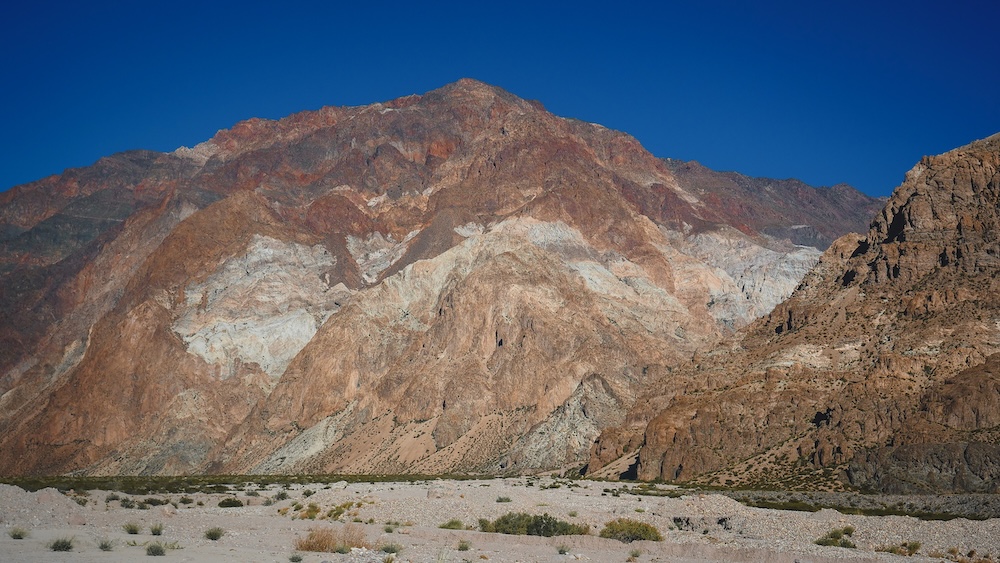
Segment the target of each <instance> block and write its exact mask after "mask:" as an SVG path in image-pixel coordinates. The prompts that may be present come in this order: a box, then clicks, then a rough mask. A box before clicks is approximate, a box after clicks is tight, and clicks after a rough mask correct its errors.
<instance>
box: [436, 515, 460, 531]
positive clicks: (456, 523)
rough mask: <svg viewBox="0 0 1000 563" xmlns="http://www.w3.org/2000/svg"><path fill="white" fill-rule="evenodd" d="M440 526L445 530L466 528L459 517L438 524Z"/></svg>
mask: <svg viewBox="0 0 1000 563" xmlns="http://www.w3.org/2000/svg"><path fill="white" fill-rule="evenodd" d="M438 528H441V529H444V530H463V529H465V526H464V525H462V521H461V520H459V519H458V518H452V519H451V520H448V521H447V522H445V523H444V524H441V525H440V526H438Z"/></svg>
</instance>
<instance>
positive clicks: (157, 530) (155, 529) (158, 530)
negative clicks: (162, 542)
mask: <svg viewBox="0 0 1000 563" xmlns="http://www.w3.org/2000/svg"><path fill="white" fill-rule="evenodd" d="M149 533H150V534H153V535H154V536H161V535H163V524H160V523H159V522H157V523H156V524H153V525H152V526H150V527H149Z"/></svg>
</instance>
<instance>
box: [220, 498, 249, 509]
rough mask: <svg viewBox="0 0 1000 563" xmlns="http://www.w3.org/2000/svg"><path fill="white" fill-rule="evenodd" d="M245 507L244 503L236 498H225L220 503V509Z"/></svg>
mask: <svg viewBox="0 0 1000 563" xmlns="http://www.w3.org/2000/svg"><path fill="white" fill-rule="evenodd" d="M241 506H243V501H241V500H240V499H238V498H236V497H232V498H224V499H222V500H220V501H219V508H239V507H241Z"/></svg>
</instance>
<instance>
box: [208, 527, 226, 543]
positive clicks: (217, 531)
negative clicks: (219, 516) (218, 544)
mask: <svg viewBox="0 0 1000 563" xmlns="http://www.w3.org/2000/svg"><path fill="white" fill-rule="evenodd" d="M225 533H226V531H225V530H223V529H222V528H220V527H218V526H215V527H213V528H209V529H207V530H205V539H207V540H212V541H217V540H218V539H219V538H221V537H222V535H223V534H225Z"/></svg>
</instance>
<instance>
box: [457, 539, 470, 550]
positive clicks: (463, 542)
mask: <svg viewBox="0 0 1000 563" xmlns="http://www.w3.org/2000/svg"><path fill="white" fill-rule="evenodd" d="M470 547H472V544H471V543H469V542H468V540H461V541H459V542H458V550H459V551H469V548H470Z"/></svg>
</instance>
